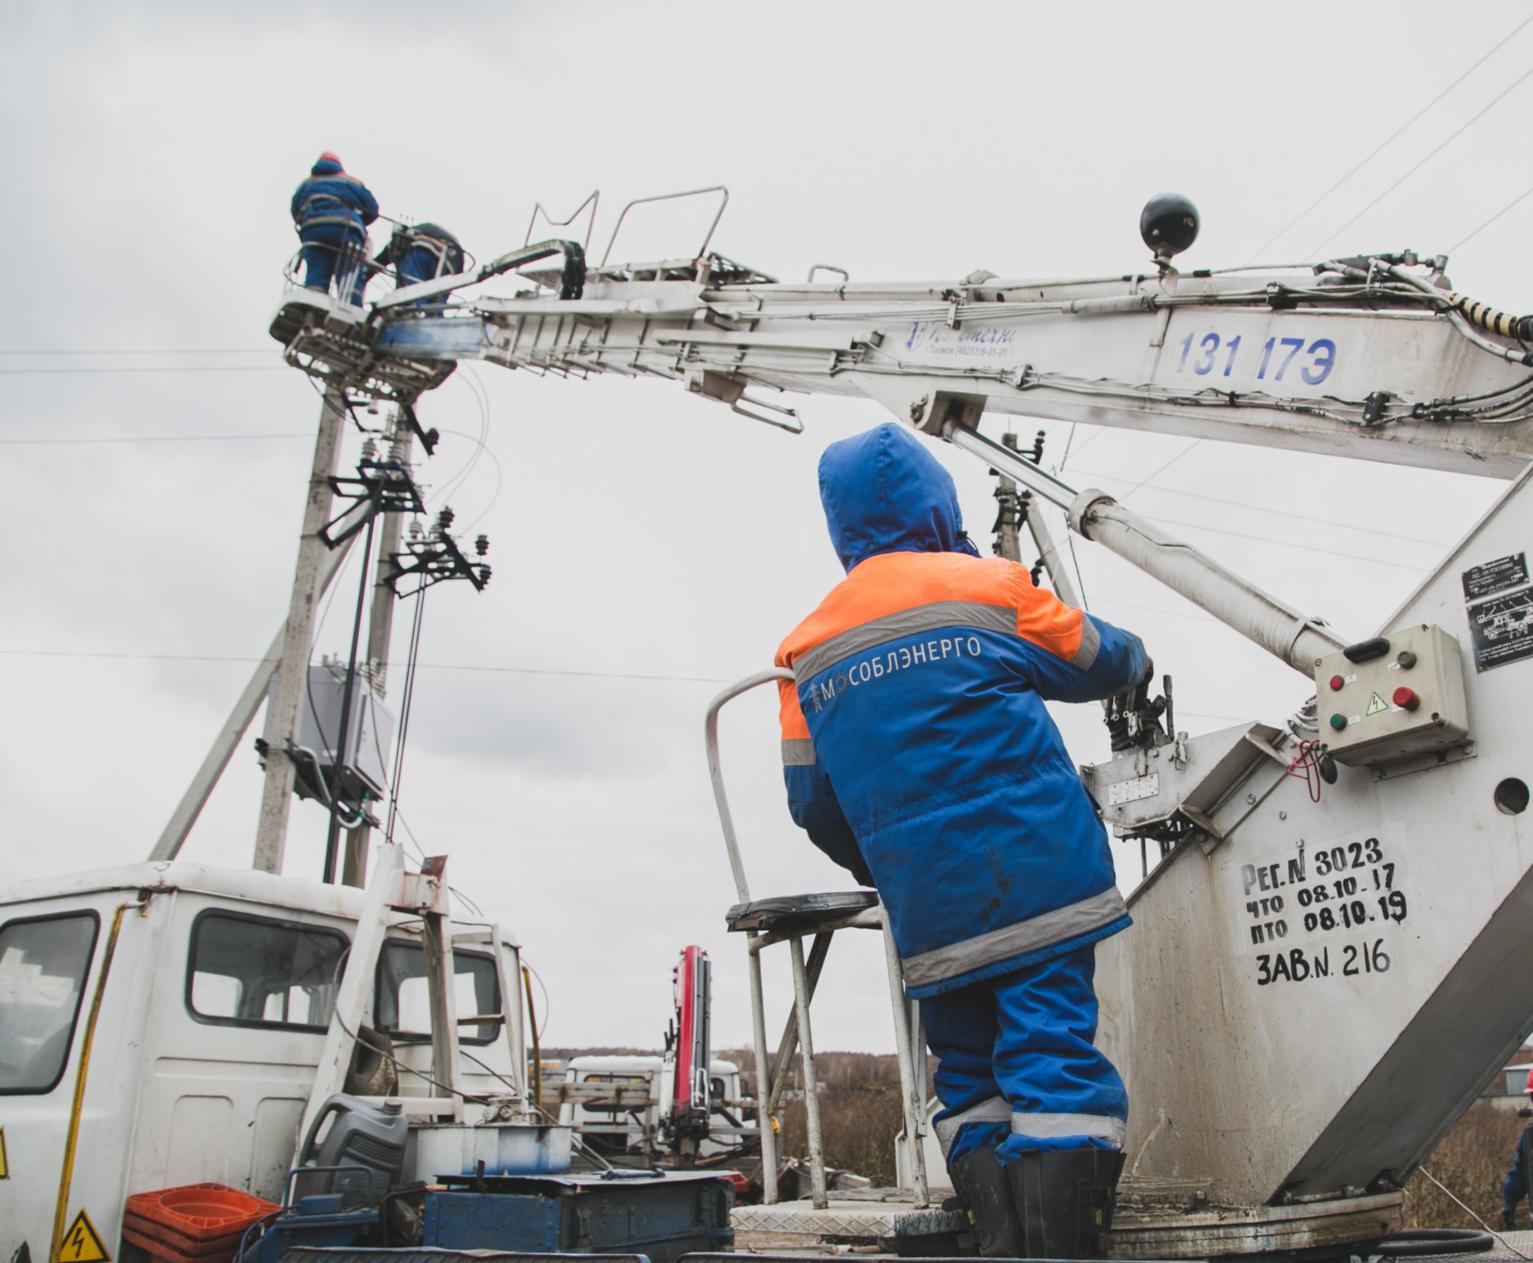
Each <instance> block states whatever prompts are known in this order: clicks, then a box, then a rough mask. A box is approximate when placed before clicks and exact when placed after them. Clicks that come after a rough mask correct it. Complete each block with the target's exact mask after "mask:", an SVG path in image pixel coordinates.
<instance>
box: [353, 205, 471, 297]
mask: <svg viewBox="0 0 1533 1263" xmlns="http://www.w3.org/2000/svg"><path fill="white" fill-rule="evenodd" d="M464 258H465V255H464V253H463V243H462V242H460V241H459V240H458V239H457V237H455V236H454V235H453V234H452V233H450V232H448V231H447V229H445V228H443V227H442V226H441V225H439V224H431V223H424V224H413V225H412V224H400V225H398V226H397V227H396V228H395V229H394V234H393V236H391V237H390V238H389V239H388V243H387V244H386V245H385V246H384V247H383V249H382V250H380V251H379V252H378V254H377V257H376V258H374V259H373V262H374V263H375V264H377V265H378V266H380V267H393V269H394V273H395V275H396V276H397V277H398V278H399V284H400V286H401V287H403V286H406V285H414V284H416V283H417V282H419V281H431V280H435V279H436V278H437V277H439V276H448V275H450V274H451V273H454V272H461V271H462V270H463V261H464ZM434 301H439V300H436V299H430V298H423V299H421V300H420V301H419V302H418V303H416V306H417V307H424V306H428V305H429V304H431V303H432V302H434Z"/></svg>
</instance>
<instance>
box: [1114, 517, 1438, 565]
mask: <svg viewBox="0 0 1533 1263" xmlns="http://www.w3.org/2000/svg"><path fill="white" fill-rule="evenodd" d="M1143 516H1144V517H1145V519H1146V520H1147V521H1151V522H1159V523H1161V524H1162V525H1164V526H1180V527H1183V528H1184V529H1186V530H1189V531H1207V532H1209V533H1210V534H1211V535H1228V536H1230V537H1231V538H1232V539H1247V540H1254V541H1256V542H1258V543H1262V544H1280V545H1282V546H1283V547H1284V548H1297V549H1298V550H1299V551H1300V552H1305V553H1320V554H1321V555H1322V556H1325V557H1346V558H1347V559H1348V560H1351V561H1366V562H1367V563H1368V564H1369V565H1372V566H1390V567H1393V568H1394V569H1396V570H1411V571H1414V572H1415V573H1417V574H1424V573H1425V572H1426V571H1428V570H1430V569H1431V567H1430V566H1416V565H1412V564H1411V563H1409V562H1405V561H1386V560H1385V559H1384V558H1382V557H1369V556H1367V555H1366V554H1363V553H1348V552H1342V551H1341V550H1340V549H1337V548H1331V547H1328V546H1327V547H1322V546H1320V545H1318V544H1299V543H1295V542H1294V541H1293V540H1291V539H1279V538H1278V537H1277V536H1275V535H1255V534H1248V533H1247V532H1245V531H1232V530H1228V529H1226V528H1225V527H1222V526H1205V525H1203V523H1202V522H1179V521H1177V520H1176V519H1175V518H1168V517H1153V516H1151V515H1150V514H1148V513H1146V514H1144V515H1143Z"/></svg>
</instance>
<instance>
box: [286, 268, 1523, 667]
mask: <svg viewBox="0 0 1533 1263" xmlns="http://www.w3.org/2000/svg"><path fill="white" fill-rule="evenodd" d="M713 264H714V266H713V267H711V268H710V267H709V266H707V265H706V264H703V265H699V264H698V263H697V262H696V261H687V262H686V263H685V264H684V265H681V264H677V265H670V264H654V265H648V266H646V267H644V268H637V267H634V266H631V265H630V266H625V267H620V268H609V269H604V270H600V271H597V272H593V273H591V274H589V275H587V276H585V277H584V278H583V285H582V286H576V285H573V284H572V283H571V277H570V274H569V269H568V265H566V267H565V269H563V270H561V271H559V272H550V273H530V274H528V275H530V276H531V277H532V279H534V280H536V281H537V282H538V283H539V284H540V285H544V286H547V287H548V288H549V289H554V290H557V291H558V292H559V293H562V294H569V293H573V292H575V291H576V290H577V289H578V290H579V292H580V297H578V298H553V297H540V296H538V295H537V294H530V295H520V296H517V297H515V298H488V297H484V298H478V299H474V300H471V301H469V302H466V303H465V304H463V305H462V306H461V307H457V308H449V309H444V310H443V311H442V312H441V313H440V314H422V313H420V312H412V313H411V314H410V315H409V316H407V317H388V316H386V315H385V319H384V321H383V323H382V324H381V326H379V327H378V328H377V330H376V332H375V333H370V334H368V335H367V336H370V337H372V338H373V339H374V345H373V346H372V347H371V348H370V351H371V353H372V355H374V356H381V357H384V358H386V357H389V356H392V357H398V358H402V359H404V360H406V361H412V362H417V363H422V364H430V363H431V362H432V361H440V360H449V359H454V360H455V359H459V358H470V357H472V358H480V359H483V360H486V361H488V362H491V363H496V364H503V365H506V366H508V367H512V368H518V367H524V368H530V369H534V370H542V371H550V372H558V373H566V374H572V375H585V374H588V373H600V372H614V373H620V374H624V375H627V376H654V377H661V378H667V379H671V380H677V381H682V382H684V383H685V385H686V387H687V388H688V389H689V390H690V391H692V392H694V393H697V394H701V395H703V396H705V397H707V398H711V399H716V400H718V401H720V402H722V403H725V404H727V405H729V406H730V408H731V409H732V410H734V411H735V412H741V413H744V414H745V415H747V416H751V417H754V418H756V419H758V420H762V421H767V422H769V423H771V424H773V425H783V426H789V427H790V428H791V427H792V425H793V424H795V423H794V422H793V421H792V416H793V414H792V412H791V411H790V410H788V409H785V408H783V407H782V406H781V405H779V404H776V403H773V402H769V401H767V400H765V399H763V398H760V397H753V396H752V395H750V394H748V393H747V391H748V390H749V389H750V388H752V387H758V388H764V389H773V388H775V389H780V390H796V391H804V392H818V393H827V394H841V395H862V396H864V397H867V398H869V399H872V400H874V401H876V402H878V403H880V404H882V405H883V406H884V407H886V408H887V409H889V410H890V411H891V412H893V413H894V414H895V416H897V417H899V418H901V419H903V420H908V421H910V422H911V423H913V424H915V425H917V426H918V427H920V428H921V429H923V430H925V431H926V432H927V433H930V434H933V435H936V436H939V437H941V438H945V439H947V440H948V441H950V442H952V443H954V444H955V445H956V446H958V447H960V448H963V449H965V450H967V451H969V452H971V453H973V454H974V455H977V456H979V457H981V458H982V459H984V460H986V461H988V462H990V463H992V464H994V465H997V466H1000V467H1003V468H1005V469H1006V471H1007V472H1008V473H1009V474H1010V475H1011V476H1012V477H1014V478H1016V479H1017V480H1018V481H1019V482H1022V483H1024V484H1026V485H1028V486H1029V487H1031V488H1033V489H1034V490H1035V491H1037V492H1038V493H1039V494H1040V495H1043V496H1045V497H1046V498H1048V499H1050V500H1052V501H1053V502H1054V503H1055V504H1058V505H1059V506H1060V507H1062V508H1064V509H1066V510H1067V512H1068V516H1069V521H1070V525H1071V527H1072V529H1074V530H1076V531H1079V532H1080V533H1081V534H1083V535H1085V536H1086V537H1087V538H1090V539H1093V540H1095V541H1097V542H1098V543H1100V544H1102V545H1104V546H1105V547H1107V548H1109V549H1110V550H1112V551H1113V552H1115V553H1117V554H1118V555H1119V556H1121V557H1123V558H1125V559H1126V560H1128V561H1129V562H1130V563H1131V564H1133V565H1135V566H1137V567H1139V568H1140V569H1142V570H1145V571H1146V572H1147V573H1149V574H1151V575H1154V576H1155V577H1156V578H1157V579H1160V580H1161V581H1162V582H1164V583H1165V584H1167V586H1169V587H1171V588H1172V589H1173V590H1174V591H1177V592H1179V593H1181V594H1182V595H1183V596H1185V597H1187V598H1188V599H1189V600H1191V601H1193V602H1194V603H1196V604H1198V605H1200V606H1201V607H1202V608H1204V609H1205V610H1207V611H1208V612H1209V613H1211V614H1213V615H1214V616H1215V617H1216V618H1219V619H1220V620H1222V621H1223V622H1225V623H1227V624H1228V625H1229V626H1231V627H1233V628H1234V629H1235V630H1237V631H1239V632H1240V633H1241V634H1242V635H1244V636H1246V637H1248V638H1249V639H1251V640H1252V641H1254V642H1255V643H1256V644H1258V645H1260V646H1261V647H1262V648H1264V649H1266V650H1267V651H1268V652H1269V653H1272V654H1274V655H1275V656H1277V657H1278V658H1279V659H1281V660H1282V661H1284V662H1286V663H1288V664H1289V665H1291V666H1293V667H1294V668H1295V669H1296V670H1299V671H1300V672H1302V673H1304V674H1306V675H1307V674H1309V673H1310V671H1311V670H1312V669H1313V666H1314V662H1315V659H1316V658H1318V657H1322V656H1324V655H1325V654H1328V653H1333V652H1335V651H1336V650H1337V649H1339V648H1340V647H1341V644H1342V643H1343V642H1341V641H1340V640H1338V639H1337V638H1336V637H1335V636H1333V635H1332V634H1331V633H1329V632H1328V631H1325V630H1323V629H1322V627H1321V625H1319V624H1318V623H1317V622H1316V621H1315V620H1314V619H1311V618H1308V617H1306V616H1305V615H1303V614H1300V613H1298V612H1297V611H1295V610H1293V609H1291V608H1289V607H1288V606H1286V605H1284V604H1283V603H1282V602H1280V601H1278V600H1276V599H1274V598H1273V597H1271V596H1268V595H1267V594H1266V593H1263V592H1261V591H1260V590H1259V589H1257V588H1255V587H1253V586H1252V585H1251V584H1249V583H1247V582H1245V581H1244V580H1242V579H1240V578H1239V577H1238V576H1236V575H1234V574H1232V573H1231V572H1229V571H1228V570H1226V569H1224V568H1223V567H1221V566H1219V565H1218V564H1217V563H1215V562H1214V561H1212V560H1211V559H1210V558H1208V557H1206V556H1205V555H1204V554H1203V553H1201V552H1200V551H1198V550H1197V549H1195V548H1193V547H1192V546H1190V545H1188V544H1186V543H1183V542H1182V541H1180V540H1177V539H1175V538H1173V537H1171V536H1168V535H1167V534H1166V533H1165V532H1164V531H1162V530H1160V529H1159V528H1157V527H1154V526H1152V525H1151V524H1149V523H1147V522H1145V521H1143V520H1142V519H1140V518H1138V517H1137V516H1136V515H1134V514H1132V513H1130V512H1129V511H1128V510H1127V509H1125V508H1123V507H1122V506H1121V505H1119V504H1117V503H1116V502H1115V501H1113V500H1112V498H1111V497H1109V496H1107V495H1105V494H1104V493H1102V492H1096V491H1092V492H1087V493H1086V494H1085V495H1077V494H1076V493H1075V492H1074V490H1073V489H1071V488H1069V487H1066V486H1065V485H1064V484H1063V483H1060V482H1058V480H1057V479H1051V478H1049V476H1048V475H1046V474H1043V473H1042V472H1041V471H1040V470H1038V469H1037V468H1036V466H1033V465H1030V464H1029V463H1027V462H1026V461H1024V460H1022V459H1021V458H1019V457H1017V456H1016V455H1015V454H1012V453H1009V452H1008V451H1007V450H1006V449H1004V448H1002V447H1001V446H1000V445H998V444H995V443H992V442H990V441H989V440H988V439H986V438H984V437H983V436H981V435H980V434H979V432H978V425H979V421H980V417H981V416H982V414H983V413H985V412H986V411H996V412H1006V413H1021V414H1026V415H1028V416H1033V417H1049V418H1056V419H1061V420H1070V421H1086V422H1089V423H1092V424H1096V425H1107V426H1120V427H1125V428H1135V429H1153V430H1155V431H1156V432H1158V433H1172V434H1183V435H1191V436H1195V437H1200V438H1215V439H1225V440H1234V441H1239V442H1247V443H1259V444H1264V445H1269V446H1279V447H1289V448H1295V449H1300V450H1307V451H1313V452H1329V453H1334V454H1337V455H1344V456H1352V457H1363V458H1368V459H1375V460H1384V461H1391V462H1396V463H1402V464H1419V465H1429V466H1433V467H1437V468H1449V469H1456V470H1460V471H1465V472H1473V473H1480V474H1489V475H1496V476H1503V477H1510V476H1511V475H1513V474H1515V473H1516V472H1517V471H1518V470H1519V469H1520V468H1521V467H1522V466H1523V465H1524V464H1525V463H1527V461H1528V460H1529V459H1530V458H1533V373H1530V371H1529V368H1528V361H1529V360H1530V358H1533V357H1530V356H1529V355H1528V354H1527V353H1525V352H1524V351H1523V350H1522V349H1521V348H1520V346H1519V345H1516V344H1515V342H1514V340H1513V339H1511V338H1510V337H1508V338H1506V339H1505V340H1504V341H1496V340H1495V339H1494V338H1493V337H1491V336H1489V335H1488V334H1485V333H1480V332H1478V331H1476V329H1475V328H1473V327H1471V324H1470V317H1469V315H1466V312H1467V313H1471V314H1472V315H1474V316H1475V317H1477V318H1478V319H1479V322H1480V324H1481V325H1482V326H1483V327H1486V328H1497V329H1503V330H1510V331H1513V332H1519V331H1520V332H1525V330H1523V328H1522V326H1523V325H1524V324H1526V323H1528V322H1526V321H1516V320H1513V319H1512V318H1510V317H1506V316H1503V315H1501V314H1500V313H1495V312H1487V311H1485V309H1483V308H1480V307H1478V306H1476V305H1474V304H1468V303H1467V302H1466V301H1465V300H1463V299H1462V298H1460V297H1459V296H1458V295H1456V294H1454V293H1452V291H1450V290H1448V289H1446V288H1439V285H1438V282H1439V281H1440V280H1441V278H1440V277H1439V276H1438V274H1437V273H1435V272H1433V273H1431V274H1430V275H1423V274H1421V273H1422V271H1423V270H1422V269H1419V268H1417V269H1412V268H1408V267H1405V266H1402V265H1401V264H1400V263H1399V262H1398V261H1396V260H1392V259H1376V260H1369V261H1365V262H1361V263H1360V262H1359V261H1355V260H1353V261H1336V262H1332V263H1327V264H1322V265H1319V266H1317V267H1316V268H1313V269H1308V270H1302V271H1301V270H1294V269H1290V270H1286V271H1253V270H1236V271H1233V272H1224V273H1218V274H1195V275H1193V276H1190V277H1188V276H1181V275H1178V274H1177V273H1176V272H1174V271H1172V270H1169V269H1168V270H1167V271H1166V272H1165V273H1164V274H1161V275H1153V276H1150V275H1145V276H1128V277H1121V278H1118V279H1116V280H1098V281H1065V282H1038V281H1024V280H1018V281H1003V280H999V279H997V278H994V277H990V276H988V275H986V276H984V277H983V278H970V279H968V280H965V281H963V282H957V283H954V284H949V285H943V284H933V285H863V286H854V285H851V284H842V285H802V286H787V285H782V284H778V283H776V282H771V281H768V280H765V279H762V278H760V277H759V276H758V275H757V274H756V273H753V272H751V271H750V270H749V269H745V268H741V267H739V266H738V265H734V264H729V263H727V261H724V260H718V259H715V260H713ZM699 274H701V275H703V276H704V277H705V278H706V279H705V280H703V281H699V280H697V279H695V278H696V277H697V276H698V275H699ZM380 314H382V313H380ZM300 342H301V339H300ZM295 347H297V349H298V350H300V351H301V346H298V345H297V344H290V345H289V358H290V359H295ZM297 358H299V359H301V355H300V356H298V357H297Z"/></svg>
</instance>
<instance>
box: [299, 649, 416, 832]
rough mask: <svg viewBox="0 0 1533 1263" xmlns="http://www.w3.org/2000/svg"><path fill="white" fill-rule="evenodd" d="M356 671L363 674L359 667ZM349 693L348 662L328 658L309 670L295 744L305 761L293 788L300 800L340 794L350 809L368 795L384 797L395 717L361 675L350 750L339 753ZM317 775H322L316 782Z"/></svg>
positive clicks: (349, 730)
mask: <svg viewBox="0 0 1533 1263" xmlns="http://www.w3.org/2000/svg"><path fill="white" fill-rule="evenodd" d="M358 674H359V675H361V671H360V670H359V672H358ZM345 693H346V664H345V663H332V662H325V663H321V664H320V665H318V666H312V667H310V668H309V677H308V682H307V686H306V688H305V696H304V697H303V698H302V699H301V702H302V705H301V718H300V722H299V728H298V737H297V739H296V741H295V743H294V744H295V745H296V746H297V748H298V753H299V760H300V762H301V763H302V764H303V765H304V766H303V767H302V768H301V769H300V773H299V775H298V776H297V778H296V780H295V783H294V786H293V788H294V791H295V792H296V793H297V794H298V796H299V797H300V798H318V799H320V800H321V801H326V802H327V801H328V797H329V795H330V794H332V793H336V794H339V795H340V798H341V801H342V803H343V804H344V805H346V806H348V807H350V806H355V805H357V804H359V803H360V800H361V798H362V796H363V795H364V794H365V795H367V796H368V797H370V798H382V797H383V796H384V794H385V793H386V792H387V787H388V761H389V753H390V751H391V749H392V747H393V737H394V717H393V716H392V715H391V714H389V712H388V711H387V710H386V709H385V708H384V705H383V702H382V700H381V699H380V698H379V697H378V695H377V694H376V693H375V692H374V691H373V690H372V689H371V688H368V687H366V681H365V679H358V681H357V684H356V686H355V687H353V688H352V690H351V717H350V718H349V719H348V720H347V721H346V749H345V750H344V751H341V750H339V749H338V748H337V742H338V740H339V737H340V731H341V707H342V704H343V703H342V698H343V697H344V696H345ZM316 776H317V777H318V778H320V779H319V780H316Z"/></svg>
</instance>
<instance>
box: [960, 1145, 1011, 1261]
mask: <svg viewBox="0 0 1533 1263" xmlns="http://www.w3.org/2000/svg"><path fill="white" fill-rule="evenodd" d="M948 1174H949V1175H951V1176H952V1177H953V1191H954V1192H955V1193H957V1194H958V1199H959V1200H960V1201H961V1202H962V1203H963V1208H964V1213H965V1214H966V1215H967V1216H968V1219H969V1230H970V1233H971V1234H972V1235H973V1237H974V1243H975V1245H977V1246H978V1247H979V1252H980V1253H981V1254H982V1255H984V1256H985V1257H986V1258H987V1259H1015V1258H1019V1257H1021V1254H1022V1225H1021V1223H1020V1222H1019V1221H1018V1219H1017V1212H1016V1210H1015V1208H1014V1203H1013V1199H1012V1193H1011V1188H1010V1186H1009V1185H1008V1184H1007V1182H1006V1170H1005V1168H1004V1167H1002V1166H1001V1165H1000V1163H998V1162H997V1161H996V1160H995V1150H994V1149H976V1150H975V1151H974V1152H973V1153H969V1154H965V1155H964V1156H963V1157H961V1158H959V1159H958V1161H957V1162H953V1163H949V1164H948Z"/></svg>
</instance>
